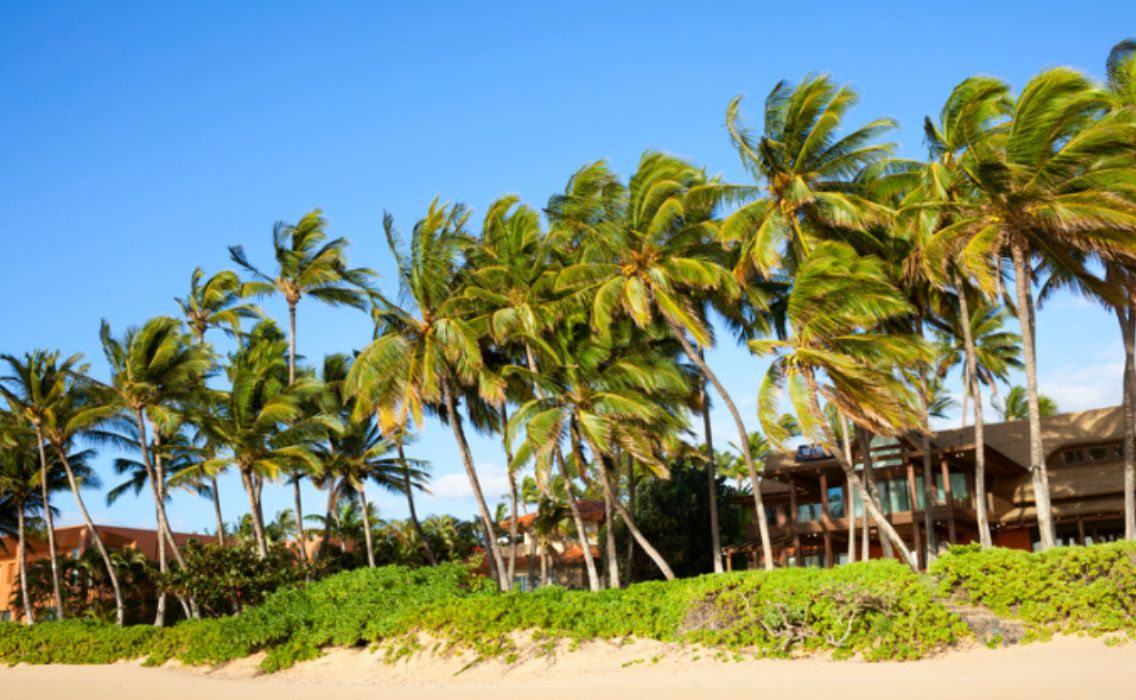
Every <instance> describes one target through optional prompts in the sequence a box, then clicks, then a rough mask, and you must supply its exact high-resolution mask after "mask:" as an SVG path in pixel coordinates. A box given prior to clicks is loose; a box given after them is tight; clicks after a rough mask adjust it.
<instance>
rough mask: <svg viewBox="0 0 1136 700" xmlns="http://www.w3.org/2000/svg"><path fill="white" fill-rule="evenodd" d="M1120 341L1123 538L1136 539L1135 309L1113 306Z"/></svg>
mask: <svg viewBox="0 0 1136 700" xmlns="http://www.w3.org/2000/svg"><path fill="white" fill-rule="evenodd" d="M1116 316H1117V320H1118V321H1119V322H1120V332H1121V336H1122V337H1123V338H1124V539H1126V540H1136V310H1133V309H1132V308H1131V307H1117V309H1116Z"/></svg>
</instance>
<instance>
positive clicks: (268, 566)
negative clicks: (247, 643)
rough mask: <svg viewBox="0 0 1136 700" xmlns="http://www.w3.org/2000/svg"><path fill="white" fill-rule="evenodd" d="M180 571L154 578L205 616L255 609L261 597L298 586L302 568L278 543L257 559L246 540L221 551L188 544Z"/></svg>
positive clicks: (303, 568) (284, 547)
mask: <svg viewBox="0 0 1136 700" xmlns="http://www.w3.org/2000/svg"><path fill="white" fill-rule="evenodd" d="M182 555H183V556H184V557H185V564H186V565H185V568H184V569H183V568H180V567H177V568H174V569H171V570H170V571H169V572H168V573H165V574H162V575H161V577H160V578H159V586H160V588H161V589H162V590H164V591H165V592H167V593H171V594H173V595H189V596H192V597H193V598H194V599H195V600H196V601H197V603H198V605H199V606H200V608H201V611H202V614H204V615H206V616H207V617H219V616H221V615H230V614H233V613H238V612H240V611H241V610H243V609H244V608H245V607H247V606H252V605H259V604H260V603H261V602H263V601H264V599H265V596H267V595H268V594H270V593H272V592H273V591H275V590H277V589H278V588H282V587H284V586H287V585H288V584H291V583H296V582H297V581H301V580H303V578H304V575H305V574H306V568H305V565H302V564H300V563H299V562H297V561H296V557H295V556H294V555H293V554H292V552H291V551H290V550H289V549H288V548H287V547H286V546H285V545H284V544H283V543H279V542H277V543H274V544H273V545H272V546H270V547H269V549H268V558H267V559H261V558H260V557H259V556H258V555H257V552H256V548H255V545H254V544H253V543H252V541H247V542H240V543H237V544H236V545H232V546H228V547H222V546H220V545H217V544H201V543H200V542H198V541H197V540H190V542H189V544H187V545H186V546H185V547H184V548H183V549H182Z"/></svg>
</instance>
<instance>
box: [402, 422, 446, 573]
mask: <svg viewBox="0 0 1136 700" xmlns="http://www.w3.org/2000/svg"><path fill="white" fill-rule="evenodd" d="M395 444H396V445H398V458H399V459H400V460H401V461H402V467H403V472H402V476H403V485H404V486H405V488H406V504H407V505H408V506H410V524H411V525H413V526H414V531H415V532H416V533H418V539H420V540H422V548H423V549H425V550H426V558H427V559H429V560H430V566H437V565H438V559H437V557H435V556H434V550H433V549H431V547H430V540H428V539H426V533H425V532H423V531H422V523H420V522H418V512H417V511H416V510H415V509H414V488H413V487H412V485H411V483H410V469H409V467H407V466H406V455H405V454H403V452H402V436H401V435H400V436H399V438H398V440H396V441H395Z"/></svg>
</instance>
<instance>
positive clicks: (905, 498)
mask: <svg viewBox="0 0 1136 700" xmlns="http://www.w3.org/2000/svg"><path fill="white" fill-rule="evenodd" d="M878 486H879V488H880V505H882V506H883V511H884V513H885V514H887V513H906V512H909V511H910V510H911V493H910V492H909V491H908V489H907V479H886V480H882V481H880V482H878Z"/></svg>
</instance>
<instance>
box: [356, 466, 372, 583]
mask: <svg viewBox="0 0 1136 700" xmlns="http://www.w3.org/2000/svg"><path fill="white" fill-rule="evenodd" d="M359 503H360V505H362V506H363V543H364V544H365V545H366V547H367V567H368V568H371V569H373V568H375V545H374V543H373V542H371V514H370V513H368V512H367V480H366V479H364V480H362V481H360V482H359Z"/></svg>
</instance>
